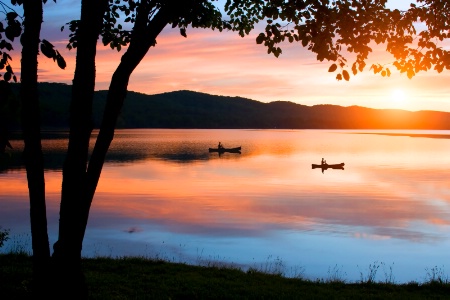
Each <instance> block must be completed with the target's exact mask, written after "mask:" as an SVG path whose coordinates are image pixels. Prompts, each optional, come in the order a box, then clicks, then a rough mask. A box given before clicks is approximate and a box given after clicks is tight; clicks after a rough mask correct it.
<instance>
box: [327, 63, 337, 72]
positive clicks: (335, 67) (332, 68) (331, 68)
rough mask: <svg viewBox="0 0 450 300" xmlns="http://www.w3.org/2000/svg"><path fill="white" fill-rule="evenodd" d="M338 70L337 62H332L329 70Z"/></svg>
mask: <svg viewBox="0 0 450 300" xmlns="http://www.w3.org/2000/svg"><path fill="white" fill-rule="evenodd" d="M336 70H337V64H332V65H331V66H330V68H329V69H328V72H334V71H336Z"/></svg>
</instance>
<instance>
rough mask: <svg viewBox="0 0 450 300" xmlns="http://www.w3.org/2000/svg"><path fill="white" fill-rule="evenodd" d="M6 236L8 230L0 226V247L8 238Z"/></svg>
mask: <svg viewBox="0 0 450 300" xmlns="http://www.w3.org/2000/svg"><path fill="white" fill-rule="evenodd" d="M8 236H9V230H7V229H2V227H0V248H1V247H2V246H3V244H4V243H5V242H6V241H7V240H8V239H9V237H8Z"/></svg>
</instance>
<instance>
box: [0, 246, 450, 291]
mask: <svg viewBox="0 0 450 300" xmlns="http://www.w3.org/2000/svg"><path fill="white" fill-rule="evenodd" d="M83 268H84V272H85V275H86V280H87V284H88V286H89V292H90V299H408V300H413V299H450V283H449V281H448V279H447V278H445V277H444V275H443V272H442V270H441V269H440V268H431V269H429V270H427V272H428V277H427V278H428V281H427V282H424V283H417V282H411V283H408V284H394V283H389V282H375V281H374V280H373V276H370V275H371V274H373V273H369V274H368V275H367V276H364V278H361V281H360V282H357V283H346V282H344V281H342V280H340V279H339V276H340V273H339V272H340V271H339V268H335V269H333V270H330V278H328V279H326V280H315V281H313V280H306V279H302V278H286V277H283V276H281V275H280V274H277V273H276V272H271V271H270V270H264V272H263V271H262V270H257V269H250V270H248V271H245V272H244V271H242V270H240V269H238V268H233V267H225V266H192V265H187V264H183V263H173V262H167V261H162V260H153V259H146V258H131V257H124V258H101V257H100V258H85V259H83ZM371 268H372V269H371V270H375V269H374V268H375V267H374V266H371ZM266 271H269V272H266ZM363 279H364V280H363ZM30 284H31V258H30V257H29V256H28V255H27V254H26V253H15V254H11V253H9V254H0V299H8V300H9V299H29V298H30V297H31V292H30V288H29V287H30Z"/></svg>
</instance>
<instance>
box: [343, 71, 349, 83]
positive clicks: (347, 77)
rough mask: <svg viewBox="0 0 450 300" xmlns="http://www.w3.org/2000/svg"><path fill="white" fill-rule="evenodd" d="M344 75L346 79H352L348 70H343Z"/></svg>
mask: <svg viewBox="0 0 450 300" xmlns="http://www.w3.org/2000/svg"><path fill="white" fill-rule="evenodd" d="M342 76H344V79H345V80H346V81H349V80H350V75H349V74H348V72H347V70H344V71H342Z"/></svg>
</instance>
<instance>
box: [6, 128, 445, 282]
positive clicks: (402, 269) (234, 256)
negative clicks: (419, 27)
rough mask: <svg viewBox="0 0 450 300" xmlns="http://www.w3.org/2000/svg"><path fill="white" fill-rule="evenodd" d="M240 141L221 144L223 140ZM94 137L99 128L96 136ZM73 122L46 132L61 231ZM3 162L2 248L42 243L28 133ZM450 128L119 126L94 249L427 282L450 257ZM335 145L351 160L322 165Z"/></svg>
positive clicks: (98, 205)
mask: <svg viewBox="0 0 450 300" xmlns="http://www.w3.org/2000/svg"><path fill="white" fill-rule="evenodd" d="M219 141H220V142H221V143H222V144H223V145H224V146H225V147H236V146H242V152H241V153H240V154H239V153H224V154H221V155H219V154H218V153H209V151H208V148H209V147H217V144H218V142H219ZM92 142H93V141H92ZM66 144H67V135H64V134H61V133H52V132H49V133H47V134H45V139H44V140H43V148H44V152H45V159H46V166H47V167H46V188H47V214H48V223H49V224H48V230H49V237H50V243H51V244H53V243H54V242H55V241H56V237H57V228H58V218H59V215H58V211H59V197H60V188H61V166H62V162H63V159H64V149H65V147H66ZM12 145H13V147H14V150H13V151H12V156H11V158H10V159H9V161H8V164H7V165H6V166H5V165H2V167H1V169H0V191H1V192H0V226H1V227H3V228H9V229H10V230H11V232H10V235H11V239H10V241H8V242H7V243H6V244H5V246H4V247H3V248H2V249H1V251H8V249H14V248H17V247H22V248H24V249H27V250H30V249H31V241H30V235H29V230H30V229H29V210H28V209H29V204H28V198H27V183H26V174H25V170H24V168H23V167H22V166H21V164H20V159H19V157H20V149H21V148H22V147H23V146H22V143H21V142H20V141H18V140H13V141H12ZM449 150H450V131H407V130H175V129H174V130H172V129H151V130H150V129H149V130H118V131H117V133H116V136H115V139H114V141H113V144H112V146H111V150H110V152H109V154H108V157H107V163H106V164H105V167H104V170H103V173H102V176H101V179H100V183H99V186H98V189H97V193H96V196H95V198H94V201H93V205H92V209H91V214H90V220H89V224H88V228H87V232H86V238H85V242H84V247H83V255H84V256H86V257H92V256H112V257H116V256H146V257H151V258H162V259H166V260H169V261H175V262H185V263H189V264H198V265H222V264H226V265H231V266H236V267H240V268H243V269H247V268H256V269H259V270H263V271H269V272H282V273H283V274H284V275H285V276H300V275H301V276H303V277H305V278H310V279H313V280H314V279H318V278H321V279H324V280H330V279H336V278H337V279H341V280H345V281H347V282H350V281H359V280H365V279H367V278H368V277H369V276H373V275H375V274H374V272H376V278H375V279H376V280H379V281H394V282H396V283H404V282H410V281H418V282H423V281H426V280H427V279H429V277H430V276H432V275H433V274H434V275H443V276H447V274H448V271H447V270H446V268H447V269H448V268H449V265H450V255H449V254H448V252H449V249H450V176H449V175H450V172H449V167H450V155H448V151H449ZM322 158H325V159H326V160H327V162H328V163H330V164H335V163H336V164H337V163H341V162H344V163H345V167H344V170H340V169H328V170H324V172H323V173H322V171H321V170H320V169H312V167H311V164H319V163H320V161H321V159H322Z"/></svg>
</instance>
